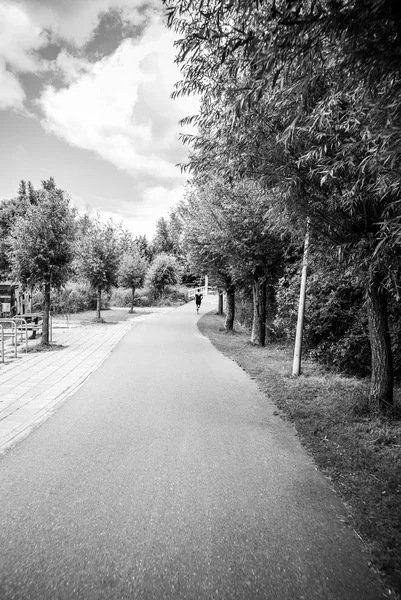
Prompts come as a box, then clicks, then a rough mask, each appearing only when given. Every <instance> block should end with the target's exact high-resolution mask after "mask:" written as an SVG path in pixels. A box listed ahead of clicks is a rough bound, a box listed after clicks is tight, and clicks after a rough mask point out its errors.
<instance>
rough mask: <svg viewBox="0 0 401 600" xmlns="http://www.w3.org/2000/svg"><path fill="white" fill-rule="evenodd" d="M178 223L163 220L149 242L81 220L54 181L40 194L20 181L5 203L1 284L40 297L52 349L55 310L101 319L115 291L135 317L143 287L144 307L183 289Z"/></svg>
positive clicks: (0, 217)
mask: <svg viewBox="0 0 401 600" xmlns="http://www.w3.org/2000/svg"><path fill="white" fill-rule="evenodd" d="M175 221H176V220H175V217H174V215H173V214H172V216H171V218H168V219H164V218H160V219H159V221H158V223H157V227H156V233H155V236H154V239H153V240H152V242H149V241H148V240H147V238H146V236H143V235H141V236H134V235H133V234H132V233H131V232H130V231H127V230H125V229H124V228H123V226H122V224H116V223H114V222H113V221H111V220H109V221H107V222H106V223H104V222H102V221H101V219H100V218H99V215H97V214H89V213H86V214H83V215H80V214H79V213H78V212H77V211H76V210H75V209H74V208H73V207H72V205H71V202H70V198H69V196H68V194H67V193H66V192H65V191H64V190H62V189H60V188H58V187H57V186H56V183H55V181H54V179H53V178H50V179H49V180H44V181H42V184H41V187H40V188H39V189H37V190H35V189H34V188H33V186H32V184H31V183H30V182H28V183H26V182H25V181H21V182H20V186H19V190H18V195H17V196H16V197H15V198H12V199H11V200H5V201H2V202H1V203H0V234H1V235H0V278H1V279H2V280H3V281H8V280H10V281H11V282H12V283H14V284H20V285H22V286H23V288H27V289H32V290H36V295H35V298H36V304H38V302H39V307H38V308H40V309H41V310H43V315H44V320H43V335H42V342H43V343H45V344H46V343H49V314H50V310H51V309H52V308H53V310H54V309H55V310H56V311H57V310H58V311H65V312H70V311H72V310H74V309H76V310H85V309H88V308H96V318H97V319H98V320H100V319H101V308H102V297H103V296H104V295H105V294H109V295H110V293H111V291H112V290H113V289H114V290H115V288H120V289H121V288H122V289H126V290H127V291H128V296H129V299H127V297H126V298H125V303H127V300H128V302H129V305H130V309H131V311H133V309H134V301H135V295H136V292H137V290H138V288H145V289H144V292H145V294H142V301H143V302H144V303H158V302H161V301H162V297H163V294H164V293H165V292H166V290H167V289H168V288H169V287H171V286H172V287H176V286H177V285H178V284H179V283H181V281H183V282H184V283H185V281H186V277H187V271H188V268H187V264H186V262H185V260H184V259H183V257H182V255H181V254H180V251H179V250H178V246H177V235H178V233H177V232H176V228H177V223H176V222H175ZM145 296H146V298H145ZM117 297H118V299H119V300H120V299H121V294H120V295H119V296H118V294H117Z"/></svg>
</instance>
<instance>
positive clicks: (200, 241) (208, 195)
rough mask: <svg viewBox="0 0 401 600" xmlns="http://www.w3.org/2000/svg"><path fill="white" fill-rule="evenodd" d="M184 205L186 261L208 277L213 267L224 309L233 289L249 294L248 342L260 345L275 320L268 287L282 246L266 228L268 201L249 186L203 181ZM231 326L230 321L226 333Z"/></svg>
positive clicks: (271, 286)
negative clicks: (221, 289) (224, 297)
mask: <svg viewBox="0 0 401 600" xmlns="http://www.w3.org/2000/svg"><path fill="white" fill-rule="evenodd" d="M187 204H188V206H187V211H186V213H184V214H185V221H186V233H185V240H186V245H187V247H188V248H189V252H190V256H192V260H193V261H194V263H195V265H196V266H197V267H198V268H199V267H201V266H203V268H204V269H205V270H206V271H208V272H211V274H213V275H214V276H215V275H216V274H215V272H214V271H215V265H216V264H218V265H219V274H218V275H219V276H218V278H217V279H218V280H219V281H220V282H222V283H223V285H224V287H226V286H227V289H226V292H227V294H228V306H229V307H230V304H231V302H232V300H231V298H232V296H233V290H232V287H233V284H234V283H235V284H236V285H237V286H239V287H244V286H247V287H251V288H252V295H253V311H254V316H253V325H252V332H251V342H252V343H253V344H257V345H262V346H263V345H265V341H266V325H268V327H267V333H268V334H269V333H270V332H271V327H269V325H271V323H272V322H273V319H274V316H275V315H274V310H275V309H274V284H275V282H276V280H277V277H278V275H279V270H280V265H281V254H282V246H283V243H282V241H281V239H280V237H279V236H278V235H277V234H276V233H275V232H274V231H273V229H272V227H271V223H270V218H269V208H270V206H271V200H270V199H269V197H268V196H267V195H266V194H265V193H264V192H263V189H262V188H261V187H260V186H259V185H257V184H256V183H254V182H252V181H243V182H240V183H235V184H234V183H232V184H227V183H225V182H224V181H222V180H219V179H217V178H210V177H209V179H208V180H207V181H206V182H204V181H203V180H201V179H199V178H198V179H195V182H194V184H193V186H192V189H191V193H190V194H188V196H187ZM222 269H224V271H225V274H224V278H223V277H222ZM222 279H224V280H225V281H222ZM230 308H231V307H230ZM228 312H231V311H230V310H229V311H228ZM232 320H233V319H232V318H231V315H230V318H229V320H228V322H227V328H228V324H229V323H231V321H232Z"/></svg>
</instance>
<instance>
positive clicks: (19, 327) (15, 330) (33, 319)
mask: <svg viewBox="0 0 401 600" xmlns="http://www.w3.org/2000/svg"><path fill="white" fill-rule="evenodd" d="M39 320H42V322H43V313H27V314H26V315H24V316H22V315H16V316H15V317H10V318H7V319H0V329H1V341H0V344H1V362H2V363H4V357H5V347H4V346H5V345H4V340H5V339H6V338H11V344H12V345H13V346H14V357H15V358H17V356H18V334H19V338H20V343H21V344H22V343H23V341H24V335H25V351H26V352H28V332H29V331H32V332H33V331H37V330H38V329H40V328H41V327H40V325H39ZM49 341H50V342H51V341H53V323H52V316H51V315H50V316H49Z"/></svg>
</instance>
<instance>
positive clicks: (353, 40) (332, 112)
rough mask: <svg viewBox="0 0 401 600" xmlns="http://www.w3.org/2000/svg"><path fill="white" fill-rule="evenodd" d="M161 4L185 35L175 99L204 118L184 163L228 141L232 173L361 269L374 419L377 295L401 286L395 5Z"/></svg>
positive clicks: (384, 360)
mask: <svg viewBox="0 0 401 600" xmlns="http://www.w3.org/2000/svg"><path fill="white" fill-rule="evenodd" d="M166 4H167V7H168V11H169V17H170V23H171V24H172V25H173V26H174V27H175V29H176V30H177V32H178V33H179V34H180V35H181V38H180V39H179V40H178V42H177V47H178V49H179V53H178V58H177V61H178V63H179V64H180V65H181V69H182V74H183V79H182V81H181V82H179V83H178V84H177V91H176V95H180V94H187V93H193V92H197V93H199V94H200V95H201V96H202V98H203V102H202V104H201V111H200V114H199V115H197V116H195V117H194V118H192V119H189V121H191V122H196V123H197V124H198V126H199V130H200V135H199V136H198V137H196V138H193V139H191V138H190V137H189V136H187V138H184V139H186V141H189V142H193V147H194V148H195V150H198V149H200V150H201V151H203V154H202V153H201V156H200V157H199V155H197V153H196V152H195V156H194V158H192V159H191V161H192V165H194V166H195V167H199V166H200V167H201V168H203V169H204V170H206V169H207V164H208V163H207V161H208V159H209V158H210V151H211V148H212V146H213V144H215V145H216V146H218V149H216V150H213V152H214V154H213V156H214V158H217V157H218V150H221V147H222V146H223V153H225V155H226V156H229V157H230V158H232V156H233V153H232V152H230V150H229V144H227V143H226V144H225V142H226V137H225V135H226V136H227V131H228V132H230V135H231V136H232V132H234V138H235V139H236V140H237V141H236V144H235V145H234V152H235V151H236V150H238V149H239V148H241V149H242V150H243V149H244V148H245V160H244V152H241V156H240V157H237V161H236V164H238V162H242V163H243V164H245V167H246V168H247V169H248V173H247V175H248V177H249V176H251V175H250V173H249V168H251V169H252V170H253V172H254V174H256V173H258V176H259V177H260V178H261V181H263V184H264V185H267V186H268V188H270V189H272V186H276V196H277V197H278V198H279V200H280V202H281V203H283V204H285V205H286V206H287V208H288V209H289V210H290V211H291V212H292V213H293V214H295V215H298V216H299V217H301V218H303V220H305V218H306V217H310V221H311V230H312V233H313V235H314V236H316V235H317V236H320V237H321V238H322V237H324V238H325V239H326V242H327V244H328V245H329V246H330V245H331V247H335V246H337V247H340V249H341V252H342V254H343V255H344V256H345V257H346V260H347V261H349V262H350V263H353V265H358V267H359V268H360V271H361V277H362V279H363V281H364V287H365V293H366V298H367V311H368V316H369V319H368V321H369V332H370V340H371V348H372V378H371V392H370V399H371V410H372V412H373V413H374V412H376V413H377V412H383V411H385V410H386V409H387V408H388V407H391V406H392V404H393V396H392V394H393V376H392V355H391V345H390V339H389V335H388V327H387V299H386V295H388V294H389V293H393V294H394V287H395V286H398V285H399V275H398V271H399V268H398V265H399V252H398V251H397V250H395V248H394V245H395V243H396V244H399V242H400V240H401V233H400V232H401V225H400V224H401V210H400V205H399V196H400V191H401V176H400V169H399V164H400V154H399V142H400V131H401V113H400V111H399V109H398V107H399V105H400V95H401V87H400V85H399V82H400V76H401V61H400V60H399V58H400V55H401V42H400V37H399V35H398V32H399V21H400V16H401V8H400V6H399V3H396V2H393V1H391V0H369V1H367V2H358V1H357V0H355V1H351V2H346V1H345V0H339V1H338V2H323V1H319V0H318V1H317V2H309V1H308V0H294V1H292V2H287V0H277V1H274V2H273V1H268V0H265V1H263V2H259V1H256V0H244V2H240V3H231V2H230V3H226V2H224V1H223V0H216V1H211V0H210V1H208V0H189V1H188V2H185V3H183V2H181V1H180V0H171V1H170V0H169V1H167V2H166ZM372 15H374V18H372ZM221 99H222V100H223V105H225V109H223V108H224V107H223V106H222V102H221ZM247 116H249V119H248V122H249V121H251V120H252V118H254V117H255V116H256V122H257V123H258V124H262V125H263V124H265V127H264V128H265V129H267V130H268V135H267V136H266V137H265V138H263V137H260V136H257V138H256V140H257V143H254V142H255V139H251V142H253V145H252V144H250V143H249V141H250V140H249V136H248V130H247V129H244V128H243V127H241V125H243V124H244V122H246V121H247V119H246V117H247ZM234 125H235V127H234ZM253 130H254V129H253ZM267 140H269V142H272V148H274V149H276V151H275V152H274V153H272V152H269V149H268V148H266V141H267ZM231 147H233V146H231ZM261 147H262V148H263V149H264V151H262V152H260V148H261ZM205 149H206V150H208V152H209V153H208V152H205ZM280 156H281V158H282V159H283V160H282V161H281V164H280V163H279V168H276V169H273V168H272V167H274V166H276V167H277V165H276V164H275V159H276V158H277V157H278V158H280ZM259 157H260V158H261V160H259ZM239 158H240V159H241V160H239ZM205 159H206V160H205ZM272 159H273V160H272ZM224 162H225V164H227V163H228V161H223V163H224ZM255 163H256V169H255ZM209 164H210V161H209ZM213 166H214V168H215V163H214V165H213ZM225 170H226V173H228V174H229V173H230V171H231V172H232V165H231V169H227V167H225ZM276 174H278V175H279V177H278V179H279V181H277V175H276ZM394 265H395V266H394Z"/></svg>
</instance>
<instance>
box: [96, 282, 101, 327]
mask: <svg viewBox="0 0 401 600" xmlns="http://www.w3.org/2000/svg"><path fill="white" fill-rule="evenodd" d="M101 300H102V288H101V287H100V285H99V287H98V288H97V298H96V319H97V320H98V321H100V320H101V318H102V317H101V315H100V305H101Z"/></svg>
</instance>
